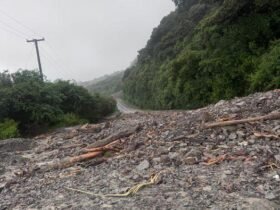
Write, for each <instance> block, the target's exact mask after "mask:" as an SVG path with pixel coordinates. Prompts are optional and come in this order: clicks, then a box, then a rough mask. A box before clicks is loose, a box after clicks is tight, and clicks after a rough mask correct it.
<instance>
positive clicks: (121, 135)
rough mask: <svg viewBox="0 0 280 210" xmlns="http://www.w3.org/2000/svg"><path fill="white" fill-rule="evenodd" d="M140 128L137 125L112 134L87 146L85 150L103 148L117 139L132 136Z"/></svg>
mask: <svg viewBox="0 0 280 210" xmlns="http://www.w3.org/2000/svg"><path fill="white" fill-rule="evenodd" d="M140 128H141V127H140V125H137V126H135V127H132V128H130V129H128V130H123V131H120V132H118V133H115V134H112V135H110V136H108V137H107V138H105V139H102V140H99V141H96V142H94V143H93V144H91V145H89V146H88V147H87V148H86V149H87V150H88V149H91V148H96V147H103V146H105V145H108V144H110V143H112V142H114V141H116V140H118V139H121V138H125V137H128V136H130V135H132V134H134V133H135V132H137V131H138V130H139V129H140Z"/></svg>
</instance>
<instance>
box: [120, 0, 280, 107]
mask: <svg viewBox="0 0 280 210" xmlns="http://www.w3.org/2000/svg"><path fill="white" fill-rule="evenodd" d="M173 1H174V3H175V4H176V5H177V9H176V11H174V12H172V13H171V14H169V15H168V16H167V17H165V18H163V20H162V21H161V24H160V25H159V26H158V27H157V28H156V29H154V31H153V33H152V36H151V38H150V40H149V41H148V43H147V46H146V47H145V48H144V49H142V50H141V51H140V52H139V55H138V61H137V64H136V65H135V66H133V67H130V68H128V69H127V70H126V72H125V74H124V79H123V80H124V85H123V90H124V96H125V99H126V100H128V101H129V102H131V103H134V104H136V105H137V106H140V107H142V108H151V109H172V108H179V109H180V108H182V109H185V108H196V107H201V106H204V105H206V104H209V103H213V102H217V101H218V100H220V99H230V98H233V97H235V96H244V95H247V94H250V93H253V92H255V91H264V90H270V89H275V88H279V87H280V1H279V0H265V1H263V0H262V1H261V0H173Z"/></svg>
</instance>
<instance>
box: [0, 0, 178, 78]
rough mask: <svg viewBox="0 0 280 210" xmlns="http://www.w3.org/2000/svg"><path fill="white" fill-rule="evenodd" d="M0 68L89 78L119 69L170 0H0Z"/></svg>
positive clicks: (165, 12)
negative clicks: (40, 39) (39, 64)
mask: <svg viewBox="0 0 280 210" xmlns="http://www.w3.org/2000/svg"><path fill="white" fill-rule="evenodd" d="M0 2H1V4H0V5H1V7H0V46H1V47H0V70H1V71H3V70H6V69H8V70H10V71H11V72H14V71H16V70H18V69H20V68H22V69H35V68H38V67H37V66H38V65H37V60H36V51H35V47H34V44H33V43H27V42H26V39H33V38H41V37H44V38H45V39H46V41H44V42H40V43H39V49H40V54H41V60H42V66H43V72H44V74H45V75H46V76H47V78H48V79H50V80H55V79H57V78H62V79H75V80H77V81H86V80H91V79H93V78H96V77H100V76H102V75H104V74H110V73H112V72H115V71H119V70H123V69H125V68H126V67H127V66H129V64H130V63H131V62H132V61H133V60H134V58H135V57H136V56H137V52H138V50H140V49H141V48H143V47H144V46H145V45H146V42H147V41H148V39H149V37H150V35H151V32H152V30H153V28H154V27H156V26H157V25H158V24H159V23H160V20H161V19H162V18H163V17H164V16H165V15H168V14H169V13H170V12H171V11H172V10H174V4H173V3H172V1H171V0H110V1H108V0H79V1H78V0H47V1H43V0H24V1H22V0H0Z"/></svg>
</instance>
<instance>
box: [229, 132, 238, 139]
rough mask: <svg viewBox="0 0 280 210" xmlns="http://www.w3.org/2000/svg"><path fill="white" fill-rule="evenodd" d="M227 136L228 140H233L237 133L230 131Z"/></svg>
mask: <svg viewBox="0 0 280 210" xmlns="http://www.w3.org/2000/svg"><path fill="white" fill-rule="evenodd" d="M228 138H229V139H230V140H234V139H236V138H237V135H236V133H231V134H230V135H229V137H228Z"/></svg>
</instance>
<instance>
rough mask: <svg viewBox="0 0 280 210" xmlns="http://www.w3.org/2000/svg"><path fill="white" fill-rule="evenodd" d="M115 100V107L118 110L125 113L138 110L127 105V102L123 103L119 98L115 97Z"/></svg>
mask: <svg viewBox="0 0 280 210" xmlns="http://www.w3.org/2000/svg"><path fill="white" fill-rule="evenodd" d="M115 100H116V101H117V108H118V110H119V111H120V112H122V113H125V114H130V113H135V112H139V111H140V110H138V109H134V108H131V107H129V106H128V105H127V104H125V103H124V102H123V101H122V100H121V99H119V98H116V99H115Z"/></svg>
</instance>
